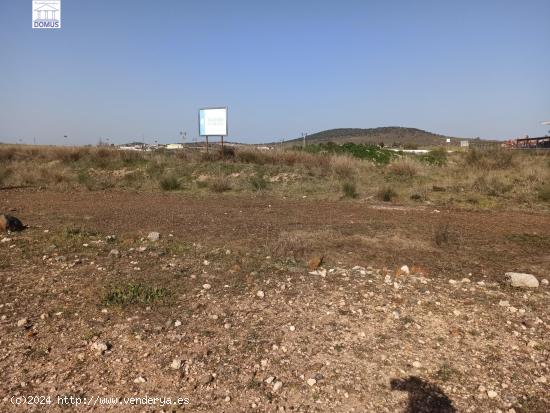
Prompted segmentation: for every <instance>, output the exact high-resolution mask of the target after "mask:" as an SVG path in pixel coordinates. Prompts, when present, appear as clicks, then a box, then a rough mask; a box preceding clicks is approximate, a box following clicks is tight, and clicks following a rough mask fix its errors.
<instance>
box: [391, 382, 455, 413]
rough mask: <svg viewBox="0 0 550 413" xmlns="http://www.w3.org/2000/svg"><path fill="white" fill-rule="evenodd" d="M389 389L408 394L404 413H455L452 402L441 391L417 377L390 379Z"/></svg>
mask: <svg viewBox="0 0 550 413" xmlns="http://www.w3.org/2000/svg"><path fill="white" fill-rule="evenodd" d="M391 389H392V390H399V391H406V392H408V393H409V405H408V406H407V409H406V410H405V411H404V413H456V409H455V408H454V407H453V402H452V400H451V399H449V398H448V397H447V395H446V394H445V393H444V392H443V390H441V389H440V388H439V387H437V386H436V385H433V384H430V383H428V382H427V381H424V380H422V379H421V378H419V377H415V376H410V377H409V378H407V379H392V381H391Z"/></svg>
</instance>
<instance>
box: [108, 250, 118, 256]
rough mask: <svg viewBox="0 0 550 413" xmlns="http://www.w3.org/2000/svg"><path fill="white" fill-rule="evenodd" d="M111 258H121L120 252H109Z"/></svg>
mask: <svg viewBox="0 0 550 413" xmlns="http://www.w3.org/2000/svg"><path fill="white" fill-rule="evenodd" d="M109 257H112V258H120V251H119V250H117V249H112V250H111V251H109Z"/></svg>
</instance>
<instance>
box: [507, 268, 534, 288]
mask: <svg viewBox="0 0 550 413" xmlns="http://www.w3.org/2000/svg"><path fill="white" fill-rule="evenodd" d="M506 279H507V280H508V281H509V282H510V285H511V286H512V287H520V288H537V287H538V286H539V280H537V278H536V277H535V276H534V275H533V274H524V273H520V272H507V273H506Z"/></svg>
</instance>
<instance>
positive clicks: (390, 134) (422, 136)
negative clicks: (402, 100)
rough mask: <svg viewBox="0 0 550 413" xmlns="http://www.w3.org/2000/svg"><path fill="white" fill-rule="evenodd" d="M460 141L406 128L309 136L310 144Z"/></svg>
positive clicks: (342, 131)
mask: <svg viewBox="0 0 550 413" xmlns="http://www.w3.org/2000/svg"><path fill="white" fill-rule="evenodd" d="M447 138H450V139H451V141H458V140H461V138H454V137H450V136H445V135H438V134H435V133H432V132H428V131H425V130H422V129H416V128H405V127H400V126H386V127H380V128H368V129H361V128H340V129H329V130H326V131H322V132H317V133H314V134H311V135H308V136H307V142H308V143H321V142H335V143H345V142H353V143H373V144H379V143H384V145H385V146H402V145H418V146H434V145H441V144H443V143H445V141H446V139H447ZM301 142H302V139H301V138H298V139H292V140H290V141H287V142H286V143H292V144H296V143H301Z"/></svg>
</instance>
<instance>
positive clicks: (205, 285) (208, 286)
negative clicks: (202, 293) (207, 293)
mask: <svg viewBox="0 0 550 413" xmlns="http://www.w3.org/2000/svg"><path fill="white" fill-rule="evenodd" d="M202 288H204V289H205V290H209V289H210V288H212V286H211V285H210V284H203V286H202Z"/></svg>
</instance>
